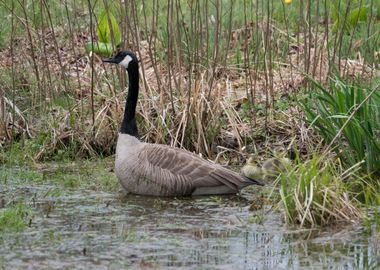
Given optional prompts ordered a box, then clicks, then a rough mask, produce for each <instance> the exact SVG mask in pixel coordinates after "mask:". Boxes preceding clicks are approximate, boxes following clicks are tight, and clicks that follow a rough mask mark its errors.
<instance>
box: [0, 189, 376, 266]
mask: <svg viewBox="0 0 380 270" xmlns="http://www.w3.org/2000/svg"><path fill="white" fill-rule="evenodd" d="M60 189H61V187H59V186H56V185H45V184H41V183H39V184H38V183H35V184H33V185H29V186H28V185H25V183H21V184H20V183H14V184H10V183H6V184H0V195H1V196H2V197H3V198H4V197H5V198H6V200H7V201H10V200H20V199H23V200H24V201H25V202H27V204H29V205H31V207H32V209H33V215H32V217H31V222H30V224H29V226H28V227H27V228H26V229H25V230H23V231H22V232H19V233H12V232H6V233H4V234H3V235H2V238H3V240H0V242H1V241H2V243H1V245H0V269H125V268H128V269H289V268H291V269H378V268H379V267H380V249H379V246H380V241H379V240H380V235H379V233H378V232H376V229H375V228H374V229H373V230H370V229H369V228H367V227H362V226H359V225H354V226H352V225H351V226H346V227H339V228H329V229H328V230H326V229H325V230H316V229H314V230H309V229H297V228H289V227H287V226H285V225H284V223H283V221H282V216H281V213H279V212H276V211H269V210H270V206H264V208H263V209H261V210H258V211H250V210H249V205H250V204H251V202H252V201H255V200H257V197H258V196H257V194H256V193H255V192H254V191H253V190H248V191H245V192H243V194H242V195H241V196H228V197H200V198H184V199H162V198H153V197H143V196H134V195H125V194H122V193H121V192H97V191H91V190H84V189H80V188H79V189H67V190H65V192H62V191H61V190H60ZM255 198H256V199H255ZM0 211H1V209H0Z"/></svg>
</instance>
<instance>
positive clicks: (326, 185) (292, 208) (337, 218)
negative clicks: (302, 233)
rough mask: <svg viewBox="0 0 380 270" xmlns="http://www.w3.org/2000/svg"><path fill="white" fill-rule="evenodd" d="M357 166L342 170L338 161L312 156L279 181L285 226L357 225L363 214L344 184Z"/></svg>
mask: <svg viewBox="0 0 380 270" xmlns="http://www.w3.org/2000/svg"><path fill="white" fill-rule="evenodd" d="M357 169H358V165H357V166H354V167H352V168H350V169H349V170H344V169H343V167H342V165H341V163H340V160H339V159H336V160H333V159H331V158H321V156H319V155H314V156H313V157H312V158H311V159H310V160H307V161H305V162H301V160H300V158H299V157H297V158H296V160H295V162H294V166H293V167H291V168H288V171H287V173H282V174H281V175H280V177H279V186H280V195H281V202H280V203H281V205H282V207H283V209H284V214H285V220H286V222H287V223H288V224H297V225H299V226H300V227H304V226H310V227H313V226H326V225H331V224H335V223H341V222H349V223H352V222H356V221H358V220H360V219H361V218H362V211H361V210H360V208H359V207H358V202H357V201H356V199H354V198H352V197H353V196H351V194H350V191H349V189H348V188H347V187H346V185H345V182H346V181H348V180H349V179H351V178H354V177H355V173H356V172H357Z"/></svg>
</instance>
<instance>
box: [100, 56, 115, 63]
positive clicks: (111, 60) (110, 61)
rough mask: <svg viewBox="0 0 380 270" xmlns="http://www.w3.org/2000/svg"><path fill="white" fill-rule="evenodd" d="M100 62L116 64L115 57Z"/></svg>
mask: <svg viewBox="0 0 380 270" xmlns="http://www.w3.org/2000/svg"><path fill="white" fill-rule="evenodd" d="M102 61H103V62H105V63H117V61H116V59H115V56H111V57H107V58H103V59H102Z"/></svg>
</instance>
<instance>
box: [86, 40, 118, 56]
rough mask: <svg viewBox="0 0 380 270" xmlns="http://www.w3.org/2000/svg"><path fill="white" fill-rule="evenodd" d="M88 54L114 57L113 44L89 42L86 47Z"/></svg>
mask: <svg viewBox="0 0 380 270" xmlns="http://www.w3.org/2000/svg"><path fill="white" fill-rule="evenodd" d="M85 49H86V52H91V51H93V52H95V53H97V54H100V55H104V56H110V55H112V51H113V50H112V44H111V43H104V42H96V41H94V42H88V43H86V45H85Z"/></svg>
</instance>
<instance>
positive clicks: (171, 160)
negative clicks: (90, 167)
mask: <svg viewBox="0 0 380 270" xmlns="http://www.w3.org/2000/svg"><path fill="white" fill-rule="evenodd" d="M103 62H107V63H115V64H119V65H121V66H123V67H124V68H125V69H126V70H127V72H128V77H129V86H128V95H127V100H126V105H125V111H124V117H123V121H122V123H121V128H120V132H119V138H118V141H117V145H116V161H115V173H116V176H117V178H118V180H119V182H120V183H121V185H122V186H123V187H124V189H126V190H127V191H128V192H131V193H134V194H141V195H153V196H186V195H215V194H236V193H237V192H238V191H239V190H240V189H242V188H244V187H246V186H249V185H252V184H256V185H262V184H261V183H260V182H259V181H257V180H255V179H250V178H248V177H245V176H243V175H240V174H238V173H236V172H233V171H231V170H228V169H226V168H224V167H222V166H220V165H218V164H214V163H211V162H209V161H206V160H204V159H202V158H200V157H198V156H197V155H195V154H192V153H190V152H188V151H185V150H182V149H179V148H174V147H169V146H167V145H160V144H150V143H144V142H140V141H139V139H138V138H137V137H138V132H137V125H136V119H135V113H136V104H137V98H138V94H139V68H138V60H137V57H136V55H135V54H134V53H133V52H130V51H121V52H119V53H118V54H117V55H115V56H112V57H109V58H105V59H103Z"/></svg>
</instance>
